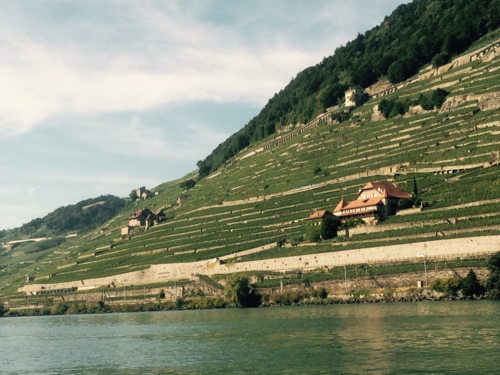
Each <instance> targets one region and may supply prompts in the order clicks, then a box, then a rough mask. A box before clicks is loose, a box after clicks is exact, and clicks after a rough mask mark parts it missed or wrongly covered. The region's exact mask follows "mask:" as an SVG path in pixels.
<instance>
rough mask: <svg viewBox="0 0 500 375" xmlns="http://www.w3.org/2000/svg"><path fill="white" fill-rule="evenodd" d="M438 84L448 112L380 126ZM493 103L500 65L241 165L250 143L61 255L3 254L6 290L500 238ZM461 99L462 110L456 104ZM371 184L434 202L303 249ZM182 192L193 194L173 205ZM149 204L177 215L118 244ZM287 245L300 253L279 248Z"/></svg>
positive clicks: (421, 88) (409, 91)
mask: <svg viewBox="0 0 500 375" xmlns="http://www.w3.org/2000/svg"><path fill="white" fill-rule="evenodd" d="M437 88H445V90H447V91H448V92H449V95H448V98H447V101H446V102H445V103H444V105H443V107H442V108H441V109H440V110H437V109H436V110H433V111H428V112H425V113H421V114H418V115H415V116H408V115H406V116H397V117H394V118H390V119H386V120H381V121H372V114H373V111H374V107H375V106H376V105H378V104H380V102H381V100H388V101H391V100H400V99H404V98H409V99H417V98H418V97H419V95H420V94H421V93H424V94H429V92H430V91H431V90H436V89H437ZM497 94H498V95H497ZM464 95H468V97H465V98H464V97H463V96H464ZM497 96H498V97H499V98H500V58H498V57H497V58H494V59H493V60H491V61H488V62H482V61H480V60H477V61H474V62H471V63H468V64H465V65H463V66H461V67H459V68H456V69H453V70H450V71H449V72H446V73H444V74H441V75H439V76H437V77H431V78H430V79H428V80H421V81H417V82H414V83H411V84H409V85H407V86H406V87H402V88H400V89H399V90H397V91H396V92H394V93H391V94H389V95H387V96H384V97H379V98H374V99H370V100H369V101H368V102H366V103H365V104H364V105H362V106H360V107H358V108H356V109H355V110H354V111H353V113H352V116H351V118H350V119H349V120H348V121H345V122H342V123H337V122H335V121H332V120H331V118H330V116H324V119H325V121H322V122H320V123H319V125H318V126H316V127H313V128H312V129H310V130H308V131H305V132H303V133H301V134H300V135H298V136H296V137H294V138H291V139H289V140H287V141H286V142H283V143H281V144H278V145H276V146H274V147H271V148H269V149H267V150H264V151H261V152H258V153H256V154H255V155H252V156H249V157H244V158H243V157H242V156H245V155H247V154H248V152H250V151H252V150H257V149H258V148H259V145H252V149H246V150H243V151H242V152H241V153H240V154H239V155H237V156H236V157H235V158H233V159H232V160H231V161H230V162H228V163H226V165H225V166H224V167H223V168H222V169H221V170H220V171H218V172H217V173H215V174H213V175H211V176H208V177H207V178H205V179H202V180H201V181H199V182H198V184H197V185H196V186H195V187H194V188H192V189H190V190H189V191H187V192H182V191H181V189H180V188H179V187H178V183H179V182H180V181H181V180H179V181H174V182H171V183H167V184H163V185H162V186H159V187H157V188H156V190H161V191H162V192H161V193H160V194H159V195H158V196H156V197H155V198H153V199H150V200H147V201H142V202H140V203H138V204H136V205H135V206H133V207H131V208H129V210H128V211H127V212H124V213H122V214H121V215H119V216H117V217H116V218H114V219H113V220H112V221H111V222H109V223H107V224H106V225H105V226H103V227H101V228H99V229H98V230H96V231H94V232H93V233H91V234H89V235H87V236H85V237H82V238H77V239H74V240H71V241H68V242H66V243H65V244H63V245H61V246H60V247H59V248H57V249H56V250H55V251H54V249H50V250H47V251H43V252H40V253H35V254H24V253H23V252H22V247H18V248H17V249H13V250H9V249H4V251H3V253H2V254H1V258H0V260H1V264H2V265H3V266H4V269H3V272H2V273H0V275H1V276H0V277H1V278H0V286H1V287H2V288H3V289H2V290H3V292H2V293H6V294H8V293H14V291H15V289H16V288H17V287H18V286H21V285H22V284H23V283H24V278H25V275H32V276H35V281H34V282H35V283H41V284H43V283H61V282H67V281H78V280H85V279H91V278H97V277H104V276H111V275H119V274H123V273H126V272H131V271H137V270H141V269H147V268H149V266H150V265H151V264H168V263H185V262H194V261H202V260H210V259H213V258H220V259H223V260H226V261H229V262H230V263H234V262H245V261H252V260H262V259H272V258H279V257H288V256H292V255H305V254H314V253H324V252H336V251H344V250H348V249H360V248H369V247H374V246H386V245H392V244H404V243H416V242H421V241H431V240H436V239H440V240H441V239H443V237H444V238H459V237H473V236H482V235H499V234H500V211H499V208H500V194H499V191H500V190H499V181H500V180H499V175H500V173H499V172H500V166H499V161H500V160H499V159H500V154H499V151H500V110H498V109H496V108H493V109H491V105H489V106H488V105H485V104H484V103H485V102H486V103H487V102H488V100H491V98H495V97H497ZM459 97H460V98H461V102H458V104H457V105H455V106H454V105H452V103H454V98H455V99H456V98H459ZM450 103H451V104H450ZM455 103H457V102H456V101H455ZM286 134H287V133H285V134H284V135H286ZM281 136H283V134H282V135H280V137H281ZM194 175H195V173H193V174H191V175H188V176H186V179H187V178H191V177H193V176H194ZM369 181H390V182H393V183H395V184H396V185H397V186H398V187H400V188H402V189H405V190H407V191H411V190H412V188H413V181H416V183H417V186H418V190H419V198H421V199H422V200H423V201H426V202H429V206H428V207H426V208H425V209H424V210H423V211H422V212H417V211H412V214H406V215H397V216H393V217H390V218H388V219H386V220H385V221H383V222H380V223H379V224H378V225H377V226H376V227H371V228H370V229H369V230H365V231H364V229H359V228H356V229H352V230H351V231H350V236H348V237H346V236H339V237H337V238H336V239H334V240H331V241H323V242H322V243H320V244H310V245H314V246H303V245H306V244H304V242H303V234H304V233H305V222H304V219H305V218H306V217H308V216H309V215H310V213H311V212H312V211H316V210H324V209H327V210H330V211H331V210H333V208H334V207H335V206H336V204H337V203H338V201H339V200H340V199H341V198H344V199H346V200H348V201H349V200H352V199H353V198H354V197H355V196H356V194H357V192H358V190H359V189H360V188H361V187H362V186H363V185H365V184H366V183H367V182H369ZM181 195H189V197H188V199H187V200H185V201H184V202H183V203H182V204H181V205H180V206H177V205H176V204H175V201H176V199H177V198H178V197H180V196H181ZM143 207H148V208H150V209H153V210H156V209H160V208H164V211H165V213H166V215H167V216H168V217H171V218H170V219H169V220H167V221H166V222H165V223H162V224H160V225H157V226H155V227H152V228H150V229H149V230H147V231H143V232H140V233H136V234H135V235H133V236H132V238H131V239H122V238H121V237H120V232H119V230H118V229H119V228H120V227H121V226H122V225H124V224H125V223H126V218H127V216H128V214H129V213H130V211H131V210H136V209H139V208H143ZM374 228H375V229H374ZM363 231H364V232H363ZM101 232H102V233H101ZM283 240H287V242H288V243H291V244H292V246H282V247H278V246H277V245H276V244H277V243H278V242H283ZM296 245H297V246H296ZM30 262H34V263H30ZM49 275H50V278H48V277H49ZM188 276H189V275H186V278H188Z"/></svg>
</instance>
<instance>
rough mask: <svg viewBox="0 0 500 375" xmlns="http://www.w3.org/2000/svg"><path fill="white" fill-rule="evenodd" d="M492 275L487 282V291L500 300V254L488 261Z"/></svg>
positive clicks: (494, 255)
mask: <svg viewBox="0 0 500 375" xmlns="http://www.w3.org/2000/svg"><path fill="white" fill-rule="evenodd" d="M488 270H489V271H490V274H489V276H488V279H487V280H486V285H485V286H486V291H487V292H488V295H489V296H490V297H493V298H497V299H499V298H500V252H498V253H496V254H493V255H492V256H491V257H490V259H489V260H488Z"/></svg>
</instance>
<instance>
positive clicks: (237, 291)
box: [224, 274, 250, 307]
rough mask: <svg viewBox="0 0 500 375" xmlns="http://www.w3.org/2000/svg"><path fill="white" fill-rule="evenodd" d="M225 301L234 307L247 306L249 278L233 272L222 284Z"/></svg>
mask: <svg viewBox="0 0 500 375" xmlns="http://www.w3.org/2000/svg"><path fill="white" fill-rule="evenodd" d="M224 298H225V300H226V302H227V303H228V304H229V305H231V306H235V307H247V306H248V304H249V298H250V279H249V278H248V277H244V276H240V275H236V274H233V275H231V277H229V280H228V281H227V283H226V285H225V286H224Z"/></svg>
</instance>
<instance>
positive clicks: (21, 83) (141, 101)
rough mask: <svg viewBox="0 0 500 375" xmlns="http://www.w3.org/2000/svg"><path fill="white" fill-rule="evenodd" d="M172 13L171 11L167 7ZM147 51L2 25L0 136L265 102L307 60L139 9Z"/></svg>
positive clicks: (279, 47) (179, 16)
mask: <svg viewBox="0 0 500 375" xmlns="http://www.w3.org/2000/svg"><path fill="white" fill-rule="evenodd" d="M171 9H173V8H171ZM140 10H142V13H141V12H139V16H142V19H141V22H145V23H146V24H148V25H149V29H148V30H147V32H148V37H149V38H150V40H149V42H150V43H151V44H153V45H155V46H156V48H155V49H153V50H151V48H150V47H148V48H145V49H144V50H142V51H141V50H139V51H137V50H135V49H134V48H131V49H130V50H129V51H121V52H112V53H110V52H106V51H105V50H103V51H99V52H97V51H95V50H90V51H93V52H92V54H90V55H89V49H84V48H79V46H78V45H77V44H76V42H75V43H73V44H70V45H68V44H65V43H62V44H57V43H49V42H44V41H42V42H40V41H38V40H36V39H35V38H34V37H31V36H28V34H27V33H25V31H24V30H23V29H22V28H20V27H18V26H14V25H12V24H9V23H5V22H4V23H3V26H1V27H0V34H1V35H2V36H1V37H0V55H1V56H3V58H2V60H1V61H0V81H1V82H2V85H0V130H1V131H2V133H4V134H19V133H23V132H27V131H29V130H31V129H32V128H33V127H34V126H36V125H37V124H40V123H41V122H43V121H44V120H46V119H48V118H50V117H53V116H58V115H61V114H65V115H68V114H76V115H82V114H88V113H90V114H102V113H112V112H119V111H145V110H149V109H151V108H155V107H158V106H161V105H165V104H166V103H174V102H186V101H206V100H208V101H214V102H227V101H245V102H251V103H259V104H261V103H264V102H265V100H266V99H267V98H268V97H269V95H270V92H274V91H277V90H279V89H280V88H281V87H283V85H284V84H286V83H287V82H288V81H289V79H290V77H291V76H293V75H294V74H295V73H296V72H297V70H299V69H300V68H301V67H304V65H307V63H308V62H309V61H311V56H309V55H308V54H307V53H305V52H303V51H300V50H298V49H294V48H290V47H287V46H286V45H285V44H283V43H278V44H276V43H271V45H265V46H261V47H257V48H255V47H250V46H246V45H245V44H241V43H240V38H239V37H238V36H237V35H232V34H231V33H230V32H229V30H226V29H224V28H211V27H208V26H205V25H204V24H203V23H201V22H199V21H198V20H195V19H192V18H191V17H190V15H189V14H187V15H184V14H183V13H180V12H178V11H172V12H166V13H163V12H158V11H154V10H151V9H149V8H146V9H140Z"/></svg>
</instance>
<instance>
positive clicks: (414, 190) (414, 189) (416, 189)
mask: <svg viewBox="0 0 500 375" xmlns="http://www.w3.org/2000/svg"><path fill="white" fill-rule="evenodd" d="M417 195H418V187H417V180H415V177H413V196H414V197H416V196H417Z"/></svg>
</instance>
